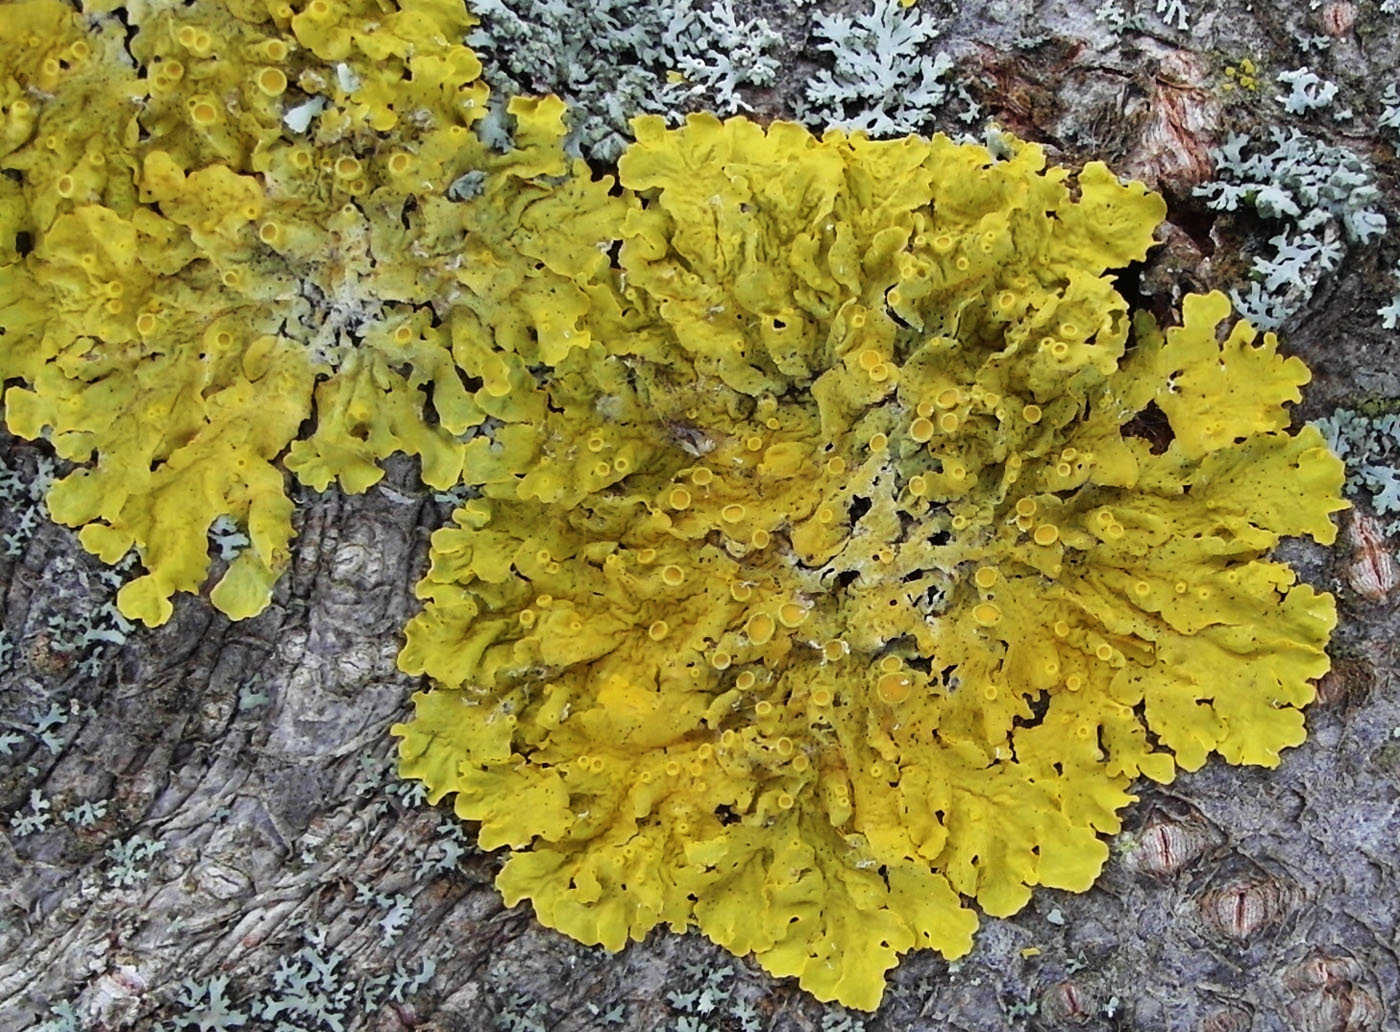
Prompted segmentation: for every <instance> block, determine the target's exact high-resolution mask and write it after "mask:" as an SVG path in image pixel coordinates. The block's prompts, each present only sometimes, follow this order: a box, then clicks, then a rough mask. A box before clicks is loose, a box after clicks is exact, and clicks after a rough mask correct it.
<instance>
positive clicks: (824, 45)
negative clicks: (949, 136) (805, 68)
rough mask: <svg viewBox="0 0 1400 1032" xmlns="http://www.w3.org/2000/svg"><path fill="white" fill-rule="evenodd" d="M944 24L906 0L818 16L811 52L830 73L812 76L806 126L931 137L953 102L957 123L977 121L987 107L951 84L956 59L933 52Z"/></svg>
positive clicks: (805, 101) (803, 105)
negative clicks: (929, 133) (823, 58)
mask: <svg viewBox="0 0 1400 1032" xmlns="http://www.w3.org/2000/svg"><path fill="white" fill-rule="evenodd" d="M942 31H943V29H942V26H941V24H940V22H939V19H938V18H937V17H936V16H935V15H934V14H933V13H932V12H929V11H926V10H920V9H919V8H918V7H916V6H912V5H911V4H907V3H901V2H900V0H870V10H869V11H868V12H866V13H863V14H857V15H854V16H852V15H847V14H842V13H833V14H821V13H818V14H816V15H815V16H814V18H813V22H812V36H811V41H810V42H809V46H811V47H812V48H813V49H814V50H816V51H819V52H821V53H823V54H825V55H828V56H829V60H830V63H831V67H830V68H829V69H826V68H824V69H822V70H820V71H818V72H817V73H816V74H815V75H813V76H812V78H811V80H810V82H808V84H807V88H806V91H805V92H804V94H803V96H802V97H801V98H800V99H799V101H798V104H797V115H798V117H799V118H800V119H801V120H802V121H803V122H806V123H807V124H808V125H823V126H825V125H830V126H836V127H838V128H841V129H848V130H852V129H863V130H865V131H866V132H868V133H869V134H870V135H871V136H877V137H878V136H902V135H904V134H906V133H912V132H920V131H927V130H928V129H930V128H931V127H932V125H933V123H934V119H935V116H936V115H937V114H938V113H939V112H940V111H941V110H942V109H943V108H944V107H945V106H946V105H947V104H948V103H949V102H950V101H952V100H956V101H958V102H959V103H958V107H959V114H958V118H959V119H960V120H961V121H963V122H974V121H976V120H977V119H978V118H980V117H981V114H982V112H981V108H980V107H979V106H978V104H977V102H976V101H975V100H974V99H973V98H972V96H971V95H970V94H969V93H968V91H967V88H966V87H965V86H964V85H962V84H961V83H959V82H956V81H954V80H952V79H951V78H950V76H949V73H950V72H951V71H952V69H953V62H952V59H951V58H949V57H948V55H947V54H945V53H943V52H941V51H938V50H935V49H934V48H933V44H934V41H935V40H936V39H938V38H939V36H940V35H941V34H942Z"/></svg>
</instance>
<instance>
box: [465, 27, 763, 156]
mask: <svg viewBox="0 0 1400 1032" xmlns="http://www.w3.org/2000/svg"><path fill="white" fill-rule="evenodd" d="M472 11H473V13H474V14H475V15H476V16H477V17H478V18H479V19H480V20H481V24H480V25H479V26H477V27H476V28H475V29H474V30H473V31H472V32H471V33H470V34H469V35H468V36H467V43H468V44H469V45H470V46H471V47H472V48H474V49H475V50H476V51H477V52H478V53H479V54H481V56H482V58H483V59H484V61H485V65H486V68H485V75H486V79H487V81H488V82H489V83H490V84H491V86H492V87H493V88H494V89H495V90H496V91H497V93H499V94H502V95H513V94H518V93H554V94H557V95H558V96H560V97H562V98H563V99H564V100H565V101H567V102H568V104H569V115H568V118H569V123H570V133H569V137H568V140H567V145H568V146H569V147H570V149H571V150H572V151H573V153H575V154H580V153H581V154H584V155H587V156H589V157H593V158H597V159H599V160H603V161H612V160H615V159H616V158H617V156H618V155H619V154H621V153H622V149H623V148H624V147H625V146H626V145H627V143H628V142H630V141H631V139H632V133H631V130H630V129H629V128H628V125H627V123H628V121H629V120H630V119H631V118H633V117H634V116H636V115H640V114H670V115H674V114H675V113H676V112H678V111H681V110H688V109H699V108H704V109H705V110H709V111H716V112H719V113H720V114H735V113H737V112H739V111H747V110H750V106H749V103H748V101H747V100H746V99H745V93H746V92H747V89H748V88H749V87H753V86H764V85H767V84H770V83H772V82H773V80H774V78H775V76H776V74H777V70H778V62H777V59H776V58H775V57H774V51H775V50H776V49H777V48H778V47H779V46H780V45H781V43H782V37H781V36H780V35H779V34H778V33H777V32H775V31H774V30H773V29H772V28H771V27H770V26H769V24H768V23H767V22H766V21H765V20H763V19H762V18H746V17H743V16H742V15H741V14H740V13H738V12H736V11H735V9H734V3H733V0H643V2H638V0H477V2H474V3H473V4H472Z"/></svg>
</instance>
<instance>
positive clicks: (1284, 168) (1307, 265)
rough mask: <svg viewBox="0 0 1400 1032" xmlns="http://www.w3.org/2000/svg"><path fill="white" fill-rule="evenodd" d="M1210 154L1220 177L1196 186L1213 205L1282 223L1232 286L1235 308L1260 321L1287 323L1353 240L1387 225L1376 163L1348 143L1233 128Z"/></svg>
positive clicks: (1272, 325) (1362, 240)
mask: <svg viewBox="0 0 1400 1032" xmlns="http://www.w3.org/2000/svg"><path fill="white" fill-rule="evenodd" d="M1211 157H1212V159H1213V160H1214V162H1215V167H1216V178H1215V179H1214V180H1212V181H1211V182H1208V183H1203V184H1202V185H1200V186H1198V187H1196V191H1195V192H1196V194H1197V196H1201V197H1205V198H1206V204H1207V206H1209V207H1210V208H1212V209H1214V210H1216V211H1230V212H1233V211H1236V210H1238V209H1239V208H1240V207H1241V206H1242V205H1243V206H1244V207H1246V208H1253V209H1254V210H1255V211H1256V212H1257V213H1258V214H1259V215H1260V216H1262V217H1263V218H1265V219H1269V220H1271V221H1274V222H1276V223H1281V229H1280V231H1279V232H1278V234H1277V235H1275V236H1273V237H1271V238H1270V239H1269V241H1268V246H1267V248H1266V249H1265V250H1264V253H1261V254H1257V255H1255V256H1254V259H1253V262H1252V265H1251V277H1252V282H1250V283H1249V285H1248V287H1247V289H1245V290H1244V291H1239V290H1232V291H1231V292H1230V297H1231V299H1232V300H1233V301H1234V303H1235V307H1236V309H1237V310H1238V311H1239V312H1240V313H1241V314H1242V315H1243V316H1244V317H1245V318H1247V319H1248V320H1249V321H1250V322H1251V323H1253V324H1254V325H1255V326H1259V327H1262V328H1264V329H1277V328H1278V327H1280V326H1282V325H1283V324H1284V323H1286V322H1287V321H1288V320H1289V319H1290V318H1292V317H1293V316H1294V315H1296V314H1297V313H1298V312H1299V311H1301V310H1302V308H1303V307H1304V306H1305V305H1306V304H1307V302H1308V300H1309V299H1310V298H1311V297H1312V295H1313V292H1314V291H1315V290H1316V289H1317V286H1318V284H1319V283H1321V282H1322V280H1323V279H1324V278H1325V277H1326V276H1327V275H1328V274H1330V273H1331V272H1333V271H1334V270H1335V269H1336V268H1337V266H1338V264H1339V263H1340V262H1341V260H1342V258H1343V256H1344V255H1345V254H1346V253H1347V250H1348V248H1349V247H1350V246H1352V245H1354V244H1367V243H1370V242H1371V241H1372V240H1375V239H1376V238H1378V237H1379V236H1381V235H1382V234H1383V233H1384V232H1385V230H1386V218H1385V215H1383V214H1382V213H1381V211H1380V209H1379V207H1378V205H1379V202H1380V199H1381V193H1380V188H1379V187H1378V186H1377V184H1376V176H1375V171H1374V170H1373V169H1372V168H1371V165H1370V164H1369V163H1368V162H1367V161H1366V160H1365V159H1363V158H1361V157H1360V156H1358V155H1357V154H1355V153H1353V152H1352V151H1350V150H1347V149H1346V148H1344V147H1333V146H1331V145H1329V144H1326V143H1323V142H1322V141H1320V140H1317V139H1314V138H1313V137H1311V136H1307V135H1305V134H1303V133H1301V132H1299V131H1298V130H1296V129H1289V130H1284V129H1279V128H1273V129H1270V130H1269V132H1268V136H1267V139H1262V138H1254V137H1250V136H1243V135H1239V134H1235V133H1232V134H1230V136H1228V137H1227V138H1226V140H1225V142H1224V143H1223V144H1222V145H1221V146H1220V147H1219V148H1216V149H1214V150H1212V151H1211Z"/></svg>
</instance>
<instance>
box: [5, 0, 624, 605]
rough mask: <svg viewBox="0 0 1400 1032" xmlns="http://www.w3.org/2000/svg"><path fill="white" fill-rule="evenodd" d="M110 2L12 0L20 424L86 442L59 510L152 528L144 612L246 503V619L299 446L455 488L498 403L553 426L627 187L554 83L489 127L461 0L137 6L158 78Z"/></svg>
mask: <svg viewBox="0 0 1400 1032" xmlns="http://www.w3.org/2000/svg"><path fill="white" fill-rule="evenodd" d="M105 10H106V7H104V6H103V5H96V6H90V9H89V10H88V11H87V12H85V13H82V14H80V13H79V12H76V11H74V10H73V8H72V7H70V6H69V5H67V4H63V3H59V2H57V0H25V2H22V3H5V4H0V125H3V127H4V129H3V135H0V165H2V166H3V168H4V169H5V171H6V172H7V173H9V175H7V176H6V177H4V178H0V325H3V328H4V334H3V336H0V376H3V377H4V378H6V379H15V380H18V381H20V382H21V383H22V386H14V387H11V388H10V389H9V390H8V391H7V392H6V394H5V410H6V418H7V421H8V425H9V427H10V429H11V430H12V431H14V432H16V433H18V434H21V435H23V436H26V437H37V436H39V435H41V434H43V435H47V436H49V437H50V439H51V440H52V441H53V443H54V446H55V448H56V449H57V450H58V452H59V454H60V455H61V456H62V457H63V458H65V459H69V460H72V461H75V462H78V463H82V464H83V465H82V466H81V467H80V468H79V469H77V470H76V471H74V472H73V473H71V474H69V475H68V476H67V477H65V478H64V479H63V480H62V481H60V482H59V484H57V485H56V486H55V488H54V489H53V491H52V493H51V495H50V498H49V504H50V509H51V511H52V512H53V514H54V516H55V517H56V518H57V519H59V520H61V521H62V522H65V523H68V524H69V525H71V526H76V527H82V528H83V529H82V534H81V537H82V541H83V543H84V544H85V545H86V546H87V547H89V548H90V549H92V550H93V551H95V552H97V553H98V554H99V555H101V556H102V557H103V558H104V559H107V560H108V561H114V560H115V559H117V558H119V557H120V556H121V555H122V554H123V553H125V552H126V551H127V550H128V549H130V548H133V547H134V548H135V549H136V550H137V552H138V553H139V555H140V558H141V561H142V564H143V565H144V567H145V569H146V571H147V572H146V574H145V575H144V576H142V577H141V578H139V579H137V580H135V581H133V582H132V583H130V584H128V585H126V586H125V587H124V588H123V589H122V592H121V594H120V597H119V604H120V606H121V609H122V611H123V612H124V613H125V614H126V615H127V616H128V617H131V618H134V619H140V620H143V621H145V622H146V623H149V624H156V623H161V622H163V621H164V620H166V619H167V618H168V617H169V616H170V613H171V611H172V608H171V601H170V599H171V596H172V595H174V594H175V593H177V592H189V591H196V590H198V589H200V587H201V585H203V584H204V582H205V580H206V578H207V576H208V573H209V568H210V560H209V556H208V542H207V537H206V532H207V530H208V528H209V526H210V525H211V524H212V522H213V521H214V519H215V518H216V517H218V516H221V515H222V516H229V517H232V518H233V520H234V521H235V523H237V524H238V525H239V526H240V527H242V528H243V529H244V530H246V532H247V534H248V537H249V539H250V542H251V543H250V545H249V547H248V548H246V549H245V550H244V551H243V552H242V553H241V554H240V555H238V556H237V558H235V559H234V560H233V563H232V564H231V566H230V567H229V568H228V570H227V571H226V572H225V573H224V574H223V576H222V578H221V579H220V580H219V582H218V583H217V584H215V585H214V586H213V588H212V590H211V592H210V597H211V599H212V600H213V602H214V604H215V605H216V606H218V607H219V608H220V609H222V610H223V611H224V612H226V613H228V614H229V615H230V616H233V617H244V616H249V615H252V614H254V613H257V612H258V611H260V610H261V609H262V608H263V607H264V606H266V605H267V603H268V600H269V598H270V596H271V589H272V585H273V584H274V582H275V581H276V579H277V576H278V574H279V573H280V572H281V570H282V569H283V568H284V567H285V565H286V563H287V559H288V554H289V550H288V544H289V541H290V539H291V536H292V523H291V514H292V506H291V502H290V501H289V499H288V497H287V494H286V490H285V482H284V472H283V470H284V469H285V470H289V471H291V472H292V473H293V474H295V476H296V477H297V478H298V479H299V480H300V481H301V482H302V483H304V484H306V485H308V486H310V487H312V488H315V489H318V490H320V489H324V488H326V487H327V486H329V485H330V484H331V483H332V482H338V483H339V484H340V485H341V486H342V487H344V488H345V489H347V490H350V491H363V490H365V489H366V488H367V487H369V486H370V485H371V484H373V483H374V482H375V481H377V480H378V479H379V478H380V476H381V475H382V471H381V469H380V466H379V463H380V461H381V460H382V459H384V458H386V457H387V456H389V455H391V454H395V453H400V452H402V453H407V454H410V455H416V456H418V458H419V459H420V460H421V463H422V475H423V479H424V480H425V481H426V482H427V483H428V484H430V485H433V486H435V487H439V488H448V487H451V486H452V485H454V484H456V483H458V481H459V479H460V475H461V470H462V465H463V462H464V460H465V459H466V458H467V456H468V454H469V447H468V445H467V438H469V437H470V436H471V435H472V434H473V433H474V432H475V428H477V427H479V426H480V425H482V423H483V422H485V421H486V420H487V419H489V418H491V417H495V418H497V419H502V420H506V421H509V422H511V423H513V424H517V425H525V424H528V422H529V420H530V411H531V410H530V405H531V394H532V392H531V389H530V388H531V387H532V384H531V383H530V374H529V373H528V371H527V367H528V365H529V364H530V363H532V362H535V361H539V360H540V359H541V358H543V359H545V360H553V358H554V357H555V356H556V355H557V354H559V353H560V352H561V351H562V350H566V349H567V348H568V347H570V346H573V345H574V344H575V343H581V342H582V341H583V340H586V336H587V335H586V333H585V332H583V331H580V330H578V329H577V320H578V317H579V313H580V312H581V310H582V309H583V308H585V307H587V300H586V298H585V297H584V295H583V293H582V291H580V290H579V288H578V287H577V286H576V285H575V283H576V280H577V279H578V278H579V277H580V274H581V273H583V272H585V271H586V270H587V269H589V268H590V267H592V266H593V265H596V264H597V263H599V262H602V263H606V255H603V254H600V253H599V251H598V250H597V247H596V244H597V242H598V241H599V240H600V239H604V238H607V237H608V236H609V233H608V232H600V231H599V228H598V219H599V217H602V218H603V221H604V222H605V223H606V224H607V225H609V226H611V225H612V224H614V223H616V222H617V221H618V219H619V217H620V216H619V214H618V213H619V212H620V210H621V207H622V204H621V202H620V201H617V200H616V199H613V198H609V197H608V195H607V193H608V186H607V184H606V183H598V184H593V183H591V182H589V177H588V175H587V173H586V170H584V169H583V168H582V166H581V165H577V166H570V164H569V163H568V162H567V161H566V159H565V157H564V155H563V151H562V149H561V147H560V139H561V137H562V135H563V131H564V128H563V125H562V121H561V118H560V115H561V112H562V106H561V105H559V103H558V102H557V101H555V100H553V99H552V98H551V99H549V100H545V101H518V100H517V101H512V102H511V104H510V108H509V111H510V114H511V117H512V119H513V124H514V126H515V143H516V146H515V148H514V149H511V150H509V151H507V152H506V153H504V154H501V153H498V152H496V151H494V150H492V149H491V148H490V147H488V146H487V145H486V144H484V143H483V142H482V141H481V140H480V139H479V138H478V136H477V134H476V132H475V131H474V126H475V124H476V123H477V122H478V121H479V120H480V119H481V118H482V117H483V116H484V114H485V111H486V105H485V100H486V89H485V86H484V85H483V84H482V83H481V82H480V81H479V78H478V77H479V75H480V71H481V66H480V63H479V62H478V61H477V60H476V57H475V55H474V54H473V53H472V52H471V50H470V49H468V48H467V47H465V46H463V45H462V44H460V43H459V42H456V41H457V40H460V39H461V38H462V36H463V34H464V32H465V31H466V30H467V29H468V28H469V27H470V26H471V25H472V24H473V20H472V19H471V17H470V16H469V15H468V13H467V12H466V9H465V8H464V7H463V6H462V5H460V4H458V3H451V2H443V0H402V2H401V3H398V4H397V5H391V6H389V7H387V8H386V6H385V5H382V4H379V3H371V2H368V0H356V2H352V3H343V2H337V3H328V2H325V0H311V2H310V3H309V4H307V5H305V7H304V8H303V9H301V10H299V11H298V12H296V13H295V14H294V15H292V13H291V9H290V8H288V9H287V11H286V13H285V14H283V13H279V12H280V11H281V10H282V9H281V8H280V7H270V6H264V5H259V4H246V3H232V2H230V3H227V4H226V3H223V2H220V0H198V2H196V3H194V4H193V5H185V6H180V5H176V6H170V5H166V4H154V3H149V2H132V3H129V4H127V5H126V8H125V13H126V19H127V21H128V22H129V23H130V24H131V25H132V26H133V27H135V29H136V30H137V31H136V32H135V35H134V37H133V38H132V40H131V43H130V52H131V54H132V55H134V57H135V59H136V61H137V62H138V65H139V68H140V69H141V70H143V71H144V72H145V75H144V76H143V77H139V76H138V75H137V69H135V68H132V67H131V65H130V62H129V60H128V59H126V56H125V51H124V48H123V42H124V41H123V28H124V27H123V25H122V23H121V22H120V21H118V20H117V19H115V18H114V17H111V16H109V15H106V14H104V13H103V12H104V11H105ZM404 111H411V112H412V114H413V117H412V119H411V120H410V121H408V122H404V121H401V120H400V118H399V115H398V113H397V112H404ZM580 175H581V177H582V180H583V182H581V183H580V182H576V181H575V180H576V179H578V178H579V176H580ZM543 177H551V178H549V179H548V180H547V181H546V180H545V179H544V178H543ZM463 184H466V185H463ZM474 192H475V193H476V195H475V196H472V194H473V193H474ZM565 213H567V216H566V215H565ZM590 213H607V214H606V216H600V215H597V214H590ZM546 229H547V230H548V232H543V231H544V230H546ZM575 229H576V231H575ZM21 236H23V237H26V238H27V239H28V240H29V241H30V242H31V245H32V250H30V251H29V252H28V253H26V254H21V253H20V252H19V248H18V247H17V246H16V241H17V240H18V239H20V237H21ZM546 237H547V239H545V238H546ZM464 238H465V239H466V240H467V241H468V244H467V246H466V251H467V253H466V254H464V253H463V239H464ZM527 334H537V335H538V344H537V345H535V346H533V347H522V346H517V345H519V343H520V341H519V338H520V337H521V336H524V335H527ZM571 336H572V337H574V340H573V341H570V337H571ZM308 419H311V420H313V421H314V422H313V423H312V424H310V429H309V430H307V429H306V425H307V421H308ZM505 443H507V438H506V435H502V436H500V437H498V438H497V446H501V445H503V444H505ZM509 443H510V444H511V446H513V447H515V448H525V447H529V445H528V442H527V440H526V439H525V438H524V437H517V438H514V439H510V442H509ZM478 458H480V456H478ZM481 465H482V467H483V468H487V467H489V466H490V465H491V463H490V461H489V460H485V459H483V460H482V461H481Z"/></svg>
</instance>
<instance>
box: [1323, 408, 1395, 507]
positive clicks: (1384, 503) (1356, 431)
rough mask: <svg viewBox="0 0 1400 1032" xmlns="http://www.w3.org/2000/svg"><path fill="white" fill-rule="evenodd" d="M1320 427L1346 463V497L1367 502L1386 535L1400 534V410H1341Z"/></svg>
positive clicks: (1334, 450)
mask: <svg viewBox="0 0 1400 1032" xmlns="http://www.w3.org/2000/svg"><path fill="white" fill-rule="evenodd" d="M1317 428H1318V429H1319V430H1321V431H1322V436H1323V437H1324V438H1326V439H1327V443H1328V445H1329V446H1330V447H1331V449H1332V451H1333V452H1334V453H1336V454H1337V455H1338V456H1340V457H1341V459H1342V461H1343V462H1345V463H1346V468H1347V481H1346V491H1347V494H1348V495H1351V496H1353V497H1362V498H1366V499H1368V500H1369V501H1370V503H1371V508H1372V509H1374V510H1375V511H1376V514H1377V515H1378V516H1380V517H1381V519H1382V521H1383V523H1384V526H1385V530H1386V533H1387V534H1391V535H1395V534H1400V411H1392V412H1381V413H1376V414H1370V415H1368V414H1366V413H1364V412H1359V411H1356V410H1355V409H1338V410H1337V411H1336V412H1334V413H1333V414H1332V415H1330V416H1328V417H1327V418H1325V419H1319V420H1318V421H1317Z"/></svg>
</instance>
